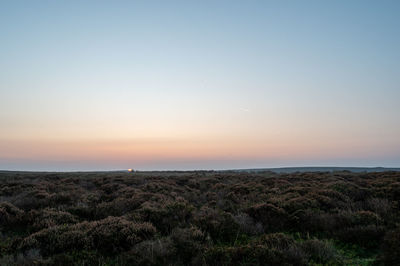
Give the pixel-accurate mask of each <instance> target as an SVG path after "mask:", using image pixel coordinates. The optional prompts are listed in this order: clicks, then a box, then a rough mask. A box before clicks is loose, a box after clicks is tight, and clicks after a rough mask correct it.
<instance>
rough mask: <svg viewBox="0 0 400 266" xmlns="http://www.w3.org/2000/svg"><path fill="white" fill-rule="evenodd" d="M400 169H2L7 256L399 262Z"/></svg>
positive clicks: (56, 261)
mask: <svg viewBox="0 0 400 266" xmlns="http://www.w3.org/2000/svg"><path fill="white" fill-rule="evenodd" d="M399 201H400V172H382V173H350V172H331V173H329V172H326V173H323V172H314V173H292V174H275V173H272V172H262V173H257V174H250V173H238V172H213V171H206V172H201V171H199V172H137V173H122V172H120V173H117V172H115V173H24V172H1V173H0V265H400V210H399V208H400V206H399Z"/></svg>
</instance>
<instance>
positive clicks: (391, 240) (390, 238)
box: [380, 228, 400, 265]
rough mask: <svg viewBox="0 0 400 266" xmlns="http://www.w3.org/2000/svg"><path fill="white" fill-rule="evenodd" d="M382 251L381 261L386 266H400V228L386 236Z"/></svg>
mask: <svg viewBox="0 0 400 266" xmlns="http://www.w3.org/2000/svg"><path fill="white" fill-rule="evenodd" d="M382 250H383V252H382V255H381V257H380V261H381V262H382V263H383V264H384V265H398V263H399V262H400V228H397V229H395V230H393V231H390V232H388V233H387V234H386V235H385V238H384V241H383V245H382Z"/></svg>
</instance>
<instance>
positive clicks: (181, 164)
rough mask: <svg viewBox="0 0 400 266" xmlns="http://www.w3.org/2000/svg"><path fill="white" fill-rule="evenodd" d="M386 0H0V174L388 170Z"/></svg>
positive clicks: (396, 152) (396, 78) (399, 54)
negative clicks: (287, 168) (291, 168)
mask: <svg viewBox="0 0 400 266" xmlns="http://www.w3.org/2000/svg"><path fill="white" fill-rule="evenodd" d="M399 14H400V1H361V0H360V1H357V0H355V1H348V0H346V1H316V0H315V1H308V0H306V1H278V0H277V1H252V0H249V1H233V0H229V1H211V0H210V1H187V0H185V1H183V0H182V1H147V0H146V1H144V0H143V1H42V0H40V1H31V0H29V1H19V0H16V1H1V2H0V34H1V35H0V169H4V170H59V171H64V170H113V169H127V168H134V169H140V170H151V169H154V170H162V169H165V170H171V169H232V168H255V167H281V166H387V167H398V166H400V15H399Z"/></svg>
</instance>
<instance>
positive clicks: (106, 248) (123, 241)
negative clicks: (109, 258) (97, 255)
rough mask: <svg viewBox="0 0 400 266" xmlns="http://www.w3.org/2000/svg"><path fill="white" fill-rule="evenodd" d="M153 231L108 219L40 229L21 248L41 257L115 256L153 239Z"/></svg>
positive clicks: (141, 225) (148, 227)
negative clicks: (85, 251) (65, 253)
mask: <svg viewBox="0 0 400 266" xmlns="http://www.w3.org/2000/svg"><path fill="white" fill-rule="evenodd" d="M155 231H156V230H155V228H154V227H153V226H152V225H151V224H149V223H142V224H137V223H133V222H130V221H127V220H125V219H123V218H117V217H108V218H106V219H103V220H100V221H95V222H83V223H79V224H75V225H70V226H64V225H63V226H53V227H51V228H47V229H43V230H41V231H39V232H37V233H34V234H32V235H30V236H29V237H27V238H25V239H24V240H23V241H22V243H21V245H20V248H22V249H27V248H35V247H36V248H40V250H41V252H42V253H43V254H44V255H49V254H56V253H60V252H62V251H70V250H79V249H88V250H90V249H97V250H101V251H103V252H105V253H116V252H118V251H120V250H126V249H129V248H130V247H132V246H133V245H134V244H136V243H139V242H140V241H143V240H144V239H147V238H149V237H152V236H153V235H154V233H155Z"/></svg>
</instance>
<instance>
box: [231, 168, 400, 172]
mask: <svg viewBox="0 0 400 266" xmlns="http://www.w3.org/2000/svg"><path fill="white" fill-rule="evenodd" d="M232 171H235V172H236V171H237V172H251V173H257V172H264V171H271V172H275V173H295V172H335V171H350V172H354V173H361V172H367V173H371V172H385V171H400V168H385V167H281V168H255V169H235V170H232Z"/></svg>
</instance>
